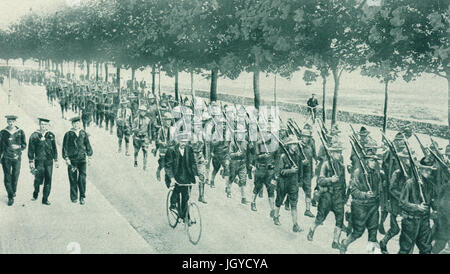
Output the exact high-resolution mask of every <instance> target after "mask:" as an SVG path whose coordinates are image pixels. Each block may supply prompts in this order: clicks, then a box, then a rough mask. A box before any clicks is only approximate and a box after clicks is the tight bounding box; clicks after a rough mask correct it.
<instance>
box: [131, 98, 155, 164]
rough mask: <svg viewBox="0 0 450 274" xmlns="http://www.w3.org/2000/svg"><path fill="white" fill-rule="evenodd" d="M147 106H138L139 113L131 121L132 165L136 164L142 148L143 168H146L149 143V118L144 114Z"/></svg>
mask: <svg viewBox="0 0 450 274" xmlns="http://www.w3.org/2000/svg"><path fill="white" fill-rule="evenodd" d="M146 114H147V108H146V107H145V106H144V105H141V106H140V107H139V115H138V116H137V117H136V118H135V119H134V121H133V147H134V167H137V166H138V162H137V157H138V155H139V151H140V150H141V149H142V155H143V159H142V160H143V169H144V170H146V169H147V153H148V147H149V145H150V135H151V128H150V119H149V118H148V117H147V116H146Z"/></svg>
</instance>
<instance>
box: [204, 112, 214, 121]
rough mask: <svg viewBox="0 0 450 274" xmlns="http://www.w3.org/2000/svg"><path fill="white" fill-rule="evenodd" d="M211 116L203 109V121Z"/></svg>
mask: <svg viewBox="0 0 450 274" xmlns="http://www.w3.org/2000/svg"><path fill="white" fill-rule="evenodd" d="M211 118H212V117H211V115H209V112H208V111H203V114H202V120H203V121H206V120H209V119H211Z"/></svg>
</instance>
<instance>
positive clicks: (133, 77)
mask: <svg viewBox="0 0 450 274" xmlns="http://www.w3.org/2000/svg"><path fill="white" fill-rule="evenodd" d="M135 77H136V69H135V68H134V67H132V68H131V89H133V90H134V89H136V87H135V85H134V81H135Z"/></svg>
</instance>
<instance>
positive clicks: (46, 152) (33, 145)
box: [28, 118, 59, 205]
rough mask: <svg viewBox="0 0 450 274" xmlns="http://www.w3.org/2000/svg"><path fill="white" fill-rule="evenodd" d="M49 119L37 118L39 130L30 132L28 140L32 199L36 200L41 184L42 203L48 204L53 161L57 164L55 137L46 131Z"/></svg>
mask: <svg viewBox="0 0 450 274" xmlns="http://www.w3.org/2000/svg"><path fill="white" fill-rule="evenodd" d="M49 122H50V120H48V119H45V118H39V130H37V131H35V132H34V133H33V134H31V136H30V139H29V141H28V160H29V163H30V170H32V172H33V173H34V192H33V199H32V200H33V201H35V200H37V198H38V195H39V188H40V186H41V185H42V184H44V187H43V190H42V191H43V193H42V204H44V205H50V201H49V200H48V196H49V195H50V189H51V186H52V175H53V163H55V166H56V168H58V167H59V165H58V152H57V149H56V137H55V134H53V133H52V132H51V131H48V124H49Z"/></svg>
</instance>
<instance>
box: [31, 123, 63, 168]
mask: <svg viewBox="0 0 450 274" xmlns="http://www.w3.org/2000/svg"><path fill="white" fill-rule="evenodd" d="M55 139H56V138H55V134H53V133H52V132H50V131H47V132H46V133H45V134H44V136H42V133H41V132H39V131H36V132H34V133H33V134H31V136H30V139H29V141H28V160H29V162H30V163H31V162H33V161H34V160H40V161H46V160H55V161H57V160H58V151H57V149H56V140H55Z"/></svg>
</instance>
